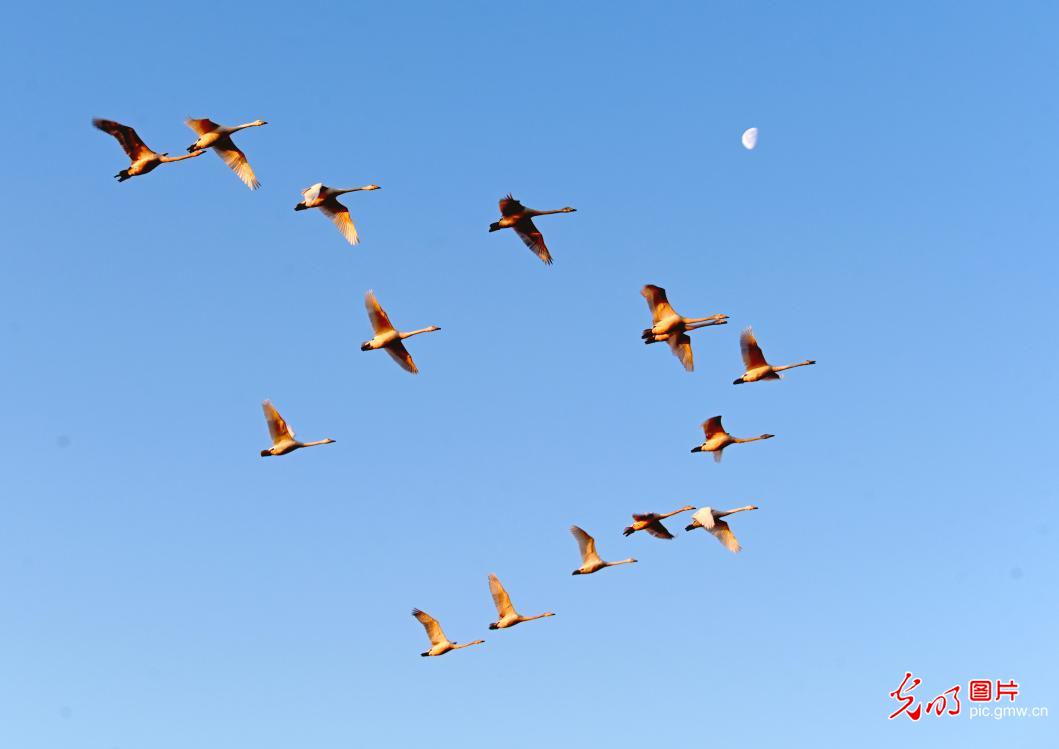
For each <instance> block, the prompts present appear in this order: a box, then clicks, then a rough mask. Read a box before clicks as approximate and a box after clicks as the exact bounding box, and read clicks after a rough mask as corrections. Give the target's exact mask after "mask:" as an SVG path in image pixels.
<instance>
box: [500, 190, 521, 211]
mask: <svg viewBox="0 0 1059 749" xmlns="http://www.w3.org/2000/svg"><path fill="white" fill-rule="evenodd" d="M525 210H526V206H524V205H522V203H520V202H518V201H517V200H515V199H514V198H513V197H511V193H508V194H507V197H506V198H500V215H501V216H517V215H518V214H520V213H524V212H525Z"/></svg>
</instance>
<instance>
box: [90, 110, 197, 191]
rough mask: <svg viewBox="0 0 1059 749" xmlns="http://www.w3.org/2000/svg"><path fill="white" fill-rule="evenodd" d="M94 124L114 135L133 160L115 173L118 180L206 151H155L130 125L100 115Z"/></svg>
mask: <svg viewBox="0 0 1059 749" xmlns="http://www.w3.org/2000/svg"><path fill="white" fill-rule="evenodd" d="M92 124H93V125H94V126H95V127H96V128H97V129H99V130H102V131H103V132H104V133H106V134H107V135H112V136H114V138H115V139H116V140H117V141H118V143H119V144H121V147H122V149H124V151H125V153H126V154H127V155H128V157H129V159H130V160H131V161H132V163H131V164H129V166H128V167H126V168H125V169H122V170H121V171H120V172H118V173H117V174H115V175H114V178H115V179H117V180H118V182H124V181H125V180H127V179H131V178H133V177H138V176H140V175H141V174H147V173H148V172H151V171H154V169H155V168H156V167H157V166H158V165H159V164H169V163H171V162H173V161H183V160H184V159H192V158H194V157H196V156H201V155H202V154H203V153H205V151H195V152H194V153H189V154H187V155H186V156H170V155H169V154H168V153H155V152H154V151H152V150H151V149H150V148H148V147H147V146H146V145H145V144H144V142H143V141H142V140H141V139H140V136H139V135H137V134H136V131H135V130H133V129H132V128H131V127H129V126H128V125H122V124H121V123H120V122H114V120H101V119H99V118H98V117H97V118H96V119H94V120H92Z"/></svg>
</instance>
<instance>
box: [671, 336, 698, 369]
mask: <svg viewBox="0 0 1059 749" xmlns="http://www.w3.org/2000/svg"><path fill="white" fill-rule="evenodd" d="M666 340H667V341H668V343H669V349H670V351H672V352H673V355H674V356H675V357H677V358H678V359H680V363H681V364H683V365H684V369H686V370H687V371H688V372H692V371H694V369H695V355H694V353H692V351H691V338H690V337H688V334H687V333H678V334H677V335H672V334H670V336H669V338H668V339H666Z"/></svg>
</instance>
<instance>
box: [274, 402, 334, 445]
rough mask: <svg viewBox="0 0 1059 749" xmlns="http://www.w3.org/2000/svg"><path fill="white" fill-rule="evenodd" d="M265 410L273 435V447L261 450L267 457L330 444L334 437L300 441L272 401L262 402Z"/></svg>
mask: <svg viewBox="0 0 1059 749" xmlns="http://www.w3.org/2000/svg"><path fill="white" fill-rule="evenodd" d="M261 408H262V409H264V411H265V422H266V423H267V424H268V434H269V436H270V437H272V447H270V448H269V449H267V450H262V451H261V457H262V458H267V457H269V456H272V455H286V454H287V453H291V452H294V451H295V450H300V449H302V448H303V447H314V446H316V445H330V444H331V443H332V442H334V440H333V439H325V440H317V441H316V442H299V441H298V440H296V439H294V430H293V429H291V428H290V427H289V426H287V422H286V421H284V420H283V417H282V416H280V415H279V411H277V410H276V407H275V406H273V405H272V401H268V400H267V401H265V402H264V403H262V404H261Z"/></svg>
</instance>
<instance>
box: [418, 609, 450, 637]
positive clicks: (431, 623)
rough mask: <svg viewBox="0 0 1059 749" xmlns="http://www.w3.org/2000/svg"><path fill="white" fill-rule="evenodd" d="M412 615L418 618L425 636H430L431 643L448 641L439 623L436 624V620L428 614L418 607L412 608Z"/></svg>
mask: <svg viewBox="0 0 1059 749" xmlns="http://www.w3.org/2000/svg"><path fill="white" fill-rule="evenodd" d="M412 616H414V617H415V618H416V619H418V620H419V623H420V624H422V625H423V629H425V630H426V631H427V637H429V638H430V644H431V645H441V644H442V643H445V642H448V641H449V638H447V637H446V636H445V633H444V632H442V631H441V625H440V624H438V620H437V619H435V618H434V617H432V616H431V615H430V614H428V613H426V612H425V611H420V610H419V609H412Z"/></svg>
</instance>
